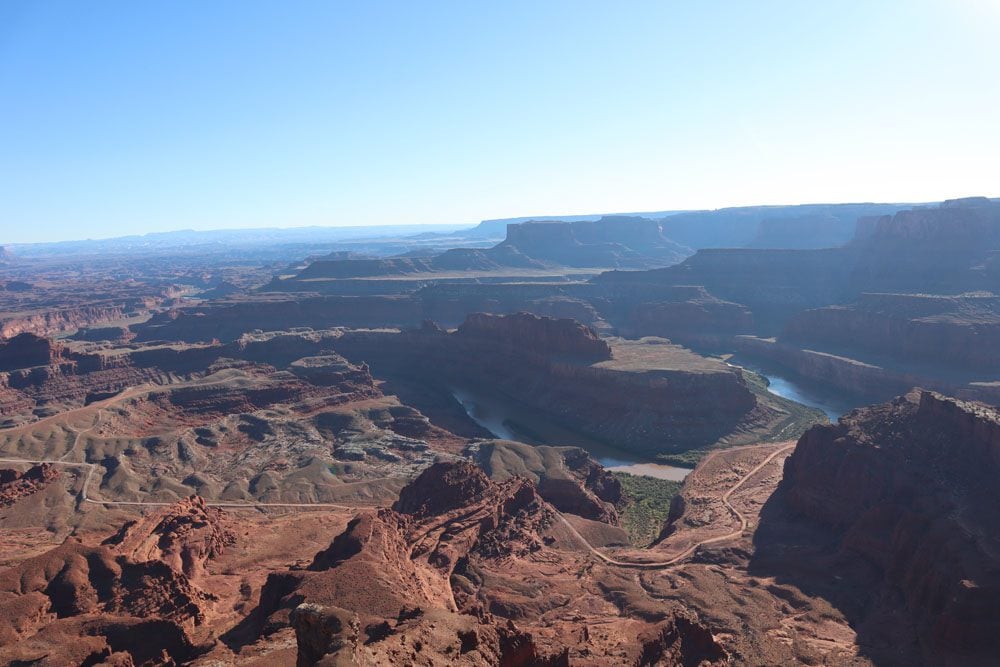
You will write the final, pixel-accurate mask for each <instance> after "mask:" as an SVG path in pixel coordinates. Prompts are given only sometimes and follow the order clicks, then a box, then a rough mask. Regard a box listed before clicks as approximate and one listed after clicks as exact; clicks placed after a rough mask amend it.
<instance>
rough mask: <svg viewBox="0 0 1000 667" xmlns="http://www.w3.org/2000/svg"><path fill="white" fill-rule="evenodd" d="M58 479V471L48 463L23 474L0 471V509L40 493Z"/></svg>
mask: <svg viewBox="0 0 1000 667" xmlns="http://www.w3.org/2000/svg"><path fill="white" fill-rule="evenodd" d="M57 477H59V471H58V470H56V469H55V468H53V467H52V465H50V464H48V463H40V464H38V465H36V466H32V467H31V468H29V469H28V470H27V471H25V472H23V473H22V472H20V471H17V470H11V469H0V508H3V507H10V506H11V505H13V504H14V503H16V502H17V501H18V500H20V499H21V498H24V497H25V496H30V495H31V494H33V493H37V492H38V491H40V490H41V489H42V488H43V487H44V486H45V485H46V484H48V483H49V482H51V481H52V480H54V479H56V478H57Z"/></svg>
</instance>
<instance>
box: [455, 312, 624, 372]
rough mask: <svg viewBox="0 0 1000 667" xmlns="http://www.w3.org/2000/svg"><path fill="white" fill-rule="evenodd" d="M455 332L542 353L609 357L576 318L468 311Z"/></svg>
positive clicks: (608, 348)
mask: <svg viewBox="0 0 1000 667" xmlns="http://www.w3.org/2000/svg"><path fill="white" fill-rule="evenodd" d="M455 335H456V336H457V337H459V338H460V339H466V340H490V341H494V342H496V344H497V345H502V346H505V347H508V348H515V349H518V350H523V351H527V352H532V353H535V354H539V355H543V356H568V357H575V358H580V359H587V360H593V361H597V360H603V359H610V358H611V346H610V345H608V343H607V342H606V341H603V340H601V339H600V338H599V337H598V336H597V334H596V333H594V331H593V330H591V329H590V328H589V327H587V326H584V325H583V324H580V323H579V322H577V321H576V320H571V319H555V318H551V317H540V316H538V315H532V314H531V313H515V314H513V315H488V314H486V313H472V314H471V315H469V316H468V317H467V318H466V320H465V322H464V323H463V324H462V325H461V326H460V327H458V331H457V332H456V334H455Z"/></svg>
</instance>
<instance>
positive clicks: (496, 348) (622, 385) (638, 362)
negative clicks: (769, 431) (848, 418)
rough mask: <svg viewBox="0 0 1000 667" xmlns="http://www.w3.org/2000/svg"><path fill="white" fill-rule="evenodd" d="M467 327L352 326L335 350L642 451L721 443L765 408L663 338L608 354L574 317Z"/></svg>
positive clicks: (736, 380) (713, 367) (740, 382)
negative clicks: (385, 329)
mask: <svg viewBox="0 0 1000 667" xmlns="http://www.w3.org/2000/svg"><path fill="white" fill-rule="evenodd" d="M469 323H470V324H469V327H468V328H466V326H465V325H463V326H462V327H460V328H459V330H458V331H457V332H455V333H453V334H448V333H445V332H443V331H441V330H434V329H426V330H422V331H419V332H406V333H402V334H397V333H381V332H351V333H348V334H345V335H344V336H343V337H342V338H341V339H339V340H338V341H337V350H338V352H341V353H342V354H344V355H345V356H346V357H348V358H349V359H352V360H353V361H354V362H355V363H358V362H360V361H366V362H368V363H370V364H371V366H372V368H373V369H374V371H375V373H376V374H377V375H379V376H381V377H390V378H391V377H406V378H410V381H419V382H421V383H423V384H424V385H433V386H439V387H444V389H441V390H440V391H444V392H446V391H447V390H448V388H456V387H457V388H463V387H468V388H470V389H476V390H477V391H481V392H483V393H487V394H491V395H495V396H498V397H501V399H502V400H503V401H505V402H509V403H510V404H511V405H512V406H514V407H513V408H512V410H513V411H514V412H522V413H524V416H525V417H526V422H527V423H526V424H525V425H526V426H528V425H530V423H531V422H532V421H535V420H534V419H533V417H532V415H537V414H541V415H543V416H544V420H545V421H548V422H555V423H556V424H559V425H561V427H562V428H568V429H570V430H572V431H573V432H576V433H579V434H582V435H585V436H587V437H590V438H594V439H598V440H601V441H604V442H613V443H615V445H616V446H618V447H622V448H627V449H629V450H630V451H635V452H641V453H643V454H657V453H662V452H674V451H682V450H685V449H689V448H692V447H696V446H704V445H708V444H711V443H714V442H715V441H716V440H717V439H719V438H721V437H723V436H725V435H727V434H729V433H731V432H733V431H734V430H736V429H737V427H738V425H739V424H740V423H741V422H742V421H743V420H745V419H748V418H749V417H750V416H751V413H752V412H753V411H754V409H755V407H756V406H757V403H756V399H755V397H754V395H753V394H752V393H751V392H750V390H749V388H748V387H747V385H746V382H745V381H744V379H743V377H742V376H741V375H740V374H739V372H738V371H736V370H734V369H731V368H729V367H727V366H725V365H724V364H721V363H718V362H711V361H709V360H705V359H703V358H701V357H698V356H697V355H694V354H692V353H690V352H688V351H687V350H684V349H683V348H680V347H677V346H673V345H670V344H669V343H668V342H667V341H664V340H662V339H644V340H643V341H618V342H616V343H615V345H612V346H611V348H610V349H611V357H612V358H610V359H607V358H606V356H605V355H607V354H608V345H609V344H608V343H607V342H606V341H604V340H601V339H597V338H596V337H595V336H594V335H593V334H592V333H591V332H590V331H588V330H587V329H586V328H585V327H582V326H580V325H577V324H575V323H569V324H560V321H559V320H551V319H547V318H539V317H535V316H508V317H481V316H478V315H475V316H471V317H470V319H469ZM474 332H476V333H474ZM514 332H517V333H514ZM479 334H482V335H479ZM501 334H503V336H504V337H499V336H500V335H501ZM615 346H617V351H616V347H615ZM598 354H599V355H601V356H599V357H598V359H597V360H596V361H595V360H594V356H596V355H598ZM602 359H603V360H602ZM414 379H415V380H414ZM421 410H423V411H424V412H427V410H426V408H424V407H421ZM529 413H530V414H529ZM432 419H433V417H432ZM515 421H516V419H515ZM528 430H529V431H530V430H531V429H530V426H529V428H528Z"/></svg>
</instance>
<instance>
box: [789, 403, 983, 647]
mask: <svg viewBox="0 0 1000 667" xmlns="http://www.w3.org/2000/svg"><path fill="white" fill-rule="evenodd" d="M998 478H1000V414H998V413H997V411H996V410H995V409H993V408H989V407H987V406H985V405H982V404H978V403H971V402H963V401H959V400H955V399H951V398H947V397H945V396H942V395H940V394H936V393H932V392H928V391H922V390H915V391H913V392H911V393H909V394H907V395H905V396H903V397H900V398H897V399H895V400H893V401H890V402H888V403H885V404H883V405H878V406H874V407H870V408H865V409H862V410H856V411H854V412H852V413H850V414H849V415H847V416H845V417H843V418H842V419H841V420H840V423H839V424H836V425H831V426H817V427H814V428H813V429H812V430H810V431H808V432H807V433H806V434H805V435H804V436H803V437H802V438H801V440H800V441H799V443H798V446H797V447H796V450H795V453H794V454H793V455H792V456H791V457H789V458H788V460H787V462H786V464H785V475H784V480H783V482H782V486H781V491H782V492H783V494H784V499H785V503H786V504H787V506H788V507H789V508H790V509H791V510H792V511H794V512H796V513H798V514H799V515H800V516H805V517H808V519H810V520H811V521H813V522H815V523H817V524H819V525H821V526H822V527H823V528H824V530H825V531H826V534H827V536H828V538H829V537H833V538H834V539H835V540H836V544H837V545H838V546H837V548H838V549H839V551H840V552H841V554H842V555H843V556H845V557H855V558H857V557H860V558H861V559H862V561H863V562H864V563H866V564H867V565H868V566H872V565H873V566H874V567H875V568H876V570H877V571H878V573H880V574H879V581H880V583H878V584H876V585H871V586H869V587H868V588H867V589H866V590H865V592H864V595H862V597H863V598H864V600H867V602H865V601H864V600H862V606H865V607H866V608H870V607H873V606H878V605H883V606H884V605H885V604H887V603H886V600H893V599H898V600H900V601H901V602H900V613H903V614H905V615H907V616H909V618H910V622H911V623H912V624H913V625H914V627H915V632H916V635H917V637H918V641H919V645H920V651H921V652H922V653H923V656H924V658H925V660H927V661H928V663H929V664H959V662H962V664H980V663H982V664H987V663H986V662H982V660H983V659H985V658H988V656H990V655H994V656H995V648H996V637H997V636H998V633H1000V574H998V573H1000V557H998V556H997V554H1000V511H998V509H997V508H998V507H1000V490H998V488H1000V487H998V485H997V480H998ZM845 572H846V570H845ZM848 578H849V577H847V576H846V575H845V582H844V583H843V585H842V587H845V586H847V583H846V580H847V579H848Z"/></svg>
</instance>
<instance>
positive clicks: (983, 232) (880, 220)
mask: <svg viewBox="0 0 1000 667" xmlns="http://www.w3.org/2000/svg"><path fill="white" fill-rule="evenodd" d="M855 242H867V243H885V242H895V243H899V242H909V243H929V242H934V243H944V244H946V245H952V244H963V245H964V244H976V245H980V246H983V247H982V248H981V249H982V250H988V249H991V248H992V247H994V246H995V244H997V243H998V242H1000V203H998V202H993V201H990V200H989V199H987V198H986V197H967V198H965V199H950V200H948V201H945V202H944V203H942V204H941V205H940V206H937V207H920V208H914V209H909V210H905V211H899V212H898V213H896V214H895V215H883V216H880V217H877V218H864V219H859V220H858V231H857V234H856V237H855Z"/></svg>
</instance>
